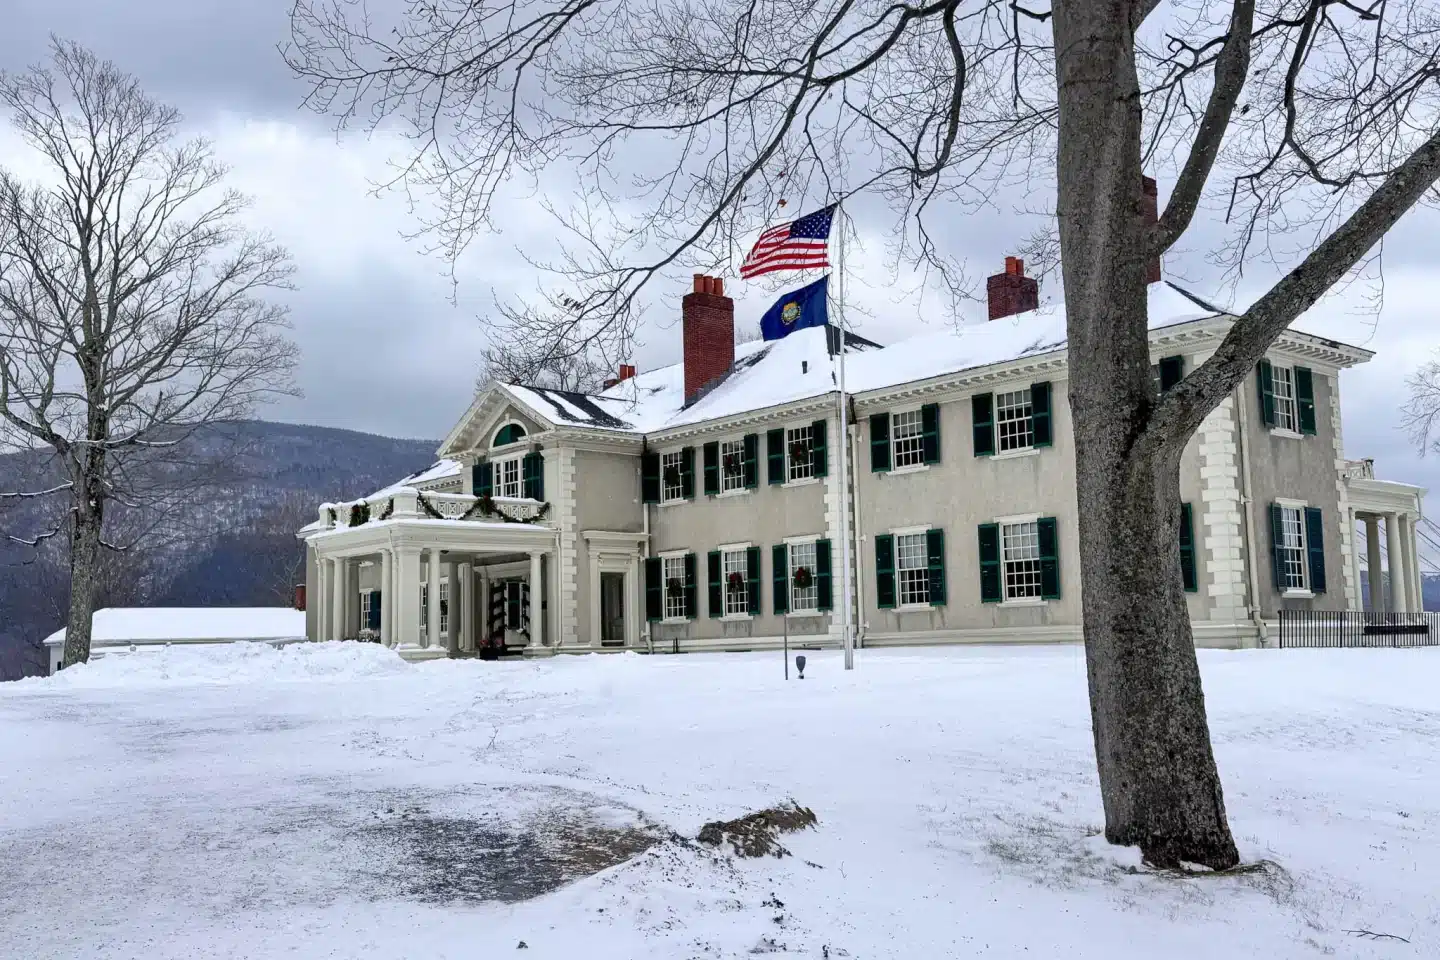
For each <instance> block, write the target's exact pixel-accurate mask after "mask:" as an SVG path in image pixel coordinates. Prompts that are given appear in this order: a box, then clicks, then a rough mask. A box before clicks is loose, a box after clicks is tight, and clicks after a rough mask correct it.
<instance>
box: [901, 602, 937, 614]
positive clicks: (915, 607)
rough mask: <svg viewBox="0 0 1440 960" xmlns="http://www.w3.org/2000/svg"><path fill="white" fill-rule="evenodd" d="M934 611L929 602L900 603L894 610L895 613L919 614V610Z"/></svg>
mask: <svg viewBox="0 0 1440 960" xmlns="http://www.w3.org/2000/svg"><path fill="white" fill-rule="evenodd" d="M934 609H935V607H934V606H933V605H932V604H931V603H930V602H929V601H926V602H925V603H902V604H900V605H899V606H897V607H895V608H894V610H895V612H896V613H919V612H920V611H921V610H925V611H930V610H934Z"/></svg>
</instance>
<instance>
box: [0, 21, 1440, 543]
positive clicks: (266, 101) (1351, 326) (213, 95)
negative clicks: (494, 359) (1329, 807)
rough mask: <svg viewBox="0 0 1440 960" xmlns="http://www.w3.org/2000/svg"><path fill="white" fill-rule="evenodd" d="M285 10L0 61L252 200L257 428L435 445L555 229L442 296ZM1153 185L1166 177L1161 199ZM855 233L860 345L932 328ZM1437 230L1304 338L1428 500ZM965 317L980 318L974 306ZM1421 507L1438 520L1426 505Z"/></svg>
mask: <svg viewBox="0 0 1440 960" xmlns="http://www.w3.org/2000/svg"><path fill="white" fill-rule="evenodd" d="M289 7H290V4H289V0H246V2H236V0H133V2H126V3H116V2H107V0H8V2H7V3H6V13H5V15H4V29H3V30H0V66H3V67H4V68H7V69H18V68H21V67H23V66H25V65H27V64H29V63H32V62H34V61H36V60H39V59H42V58H44V56H45V55H46V47H47V44H48V38H49V35H50V33H52V32H55V33H58V34H60V35H62V36H64V37H66V38H69V39H74V40H77V41H79V42H81V43H83V44H85V45H87V46H89V47H90V48H91V49H93V50H95V51H96V52H97V53H99V54H100V55H102V56H105V57H108V58H110V59H113V60H115V61H116V62H117V63H118V64H120V65H121V66H122V67H123V68H124V69H126V70H128V71H130V72H132V73H134V74H136V75H137V76H138V77H139V78H140V80H141V81H142V83H143V84H144V85H145V87H146V88H147V90H148V91H149V92H150V93H151V94H152V95H154V96H156V97H159V98H161V99H164V100H167V101H169V102H172V103H174V104H176V105H177V106H179V107H180V108H181V110H182V111H183V112H184V114H185V117H186V121H187V123H188V125H189V126H190V127H191V128H192V129H193V130H194V131H195V132H198V133H203V134H204V135H206V136H207V137H209V138H211V139H212V140H213V141H214V143H215V149H216V153H217V154H218V156H219V158H220V159H221V160H222V161H223V162H225V163H226V164H228V165H229V166H230V167H231V169H232V176H231V183H232V184H233V185H234V186H236V187H238V188H239V189H241V190H243V191H245V192H246V193H248V194H250V195H252V196H253V197H254V199H255V205H254V207H253V210H252V211H251V214H250V216H251V217H252V218H253V220H254V222H255V224H256V225H257V226H261V227H263V228H265V229H267V230H269V231H271V232H272V233H273V234H274V235H275V236H276V237H277V238H278V239H279V240H280V241H281V242H283V243H284V244H285V245H286V246H287V247H289V249H290V250H291V252H292V253H293V254H294V257H295V262H296V266H297V269H298V276H297V281H298V284H299V289H298V290H297V291H295V292H294V293H293V294H290V295H289V296H288V300H289V303H290V305H291V307H292V311H293V322H294V327H295V329H294V339H295V342H296V344H297V347H298V349H299V354H300V374H299V375H300V380H301V385H302V387H303V389H304V391H305V397H304V398H303V399H299V400H294V401H286V402H284V403H281V404H276V405H275V406H273V407H271V408H269V409H267V410H264V411H262V415H263V416H265V417H267V418H270V419H279V420H288V421H295V422H303V423H314V424H323V425H327V426H336V427H347V428H352V429H356V430H364V431H368V432H374V433H380V434H387V435H391V436H403V437H429V438H437V437H440V436H443V435H444V434H445V433H446V432H447V431H448V430H449V428H450V427H451V426H452V424H453V422H454V419H455V418H456V417H457V416H458V415H459V414H460V413H461V412H462V411H463V410H464V409H465V407H466V406H467V404H468V402H469V399H470V396H471V394H472V391H473V388H474V382H475V376H476V371H477V359H478V355H479V351H480V349H481V348H482V347H483V345H484V336H483V333H482V331H481V328H480V326H479V324H478V322H477V318H479V317H481V316H483V315H485V314H487V313H489V312H490V311H492V310H493V309H494V304H495V302H496V300H497V298H498V299H500V300H508V299H511V298H513V297H514V296H516V295H520V294H525V293H528V292H532V291H534V290H535V289H536V287H537V285H538V284H539V283H540V282H541V278H540V277H539V276H538V275H537V274H536V272H535V271H534V270H533V269H532V268H531V267H529V266H528V265H527V263H526V261H525V259H524V258H523V257H522V256H521V255H520V254H519V253H518V252H517V251H518V250H525V251H527V252H534V251H537V250H539V251H542V252H543V250H544V248H545V246H546V243H547V240H548V238H549V236H550V234H551V232H552V231H551V228H550V227H549V225H548V224H547V223H546V222H545V220H544V218H543V217H536V216H535V215H534V210H535V198H534V196H533V195H532V194H522V193H517V194H516V195H515V196H513V197H511V198H509V199H508V201H507V204H506V206H505V210H506V211H507V212H508V214H509V216H507V218H506V224H507V228H506V229H505V230H504V231H503V232H502V233H501V234H500V235H498V236H490V237H485V238H483V239H482V240H480V241H479V242H477V244H476V245H475V248H474V249H473V250H472V251H471V253H470V255H469V256H468V257H467V259H466V264H465V269H464V270H462V271H461V274H460V277H459V283H458V286H454V287H452V285H451V282H450V280H449V278H448V276H447V275H446V272H445V268H444V265H443V264H441V263H440V262H438V261H437V260H435V259H432V258H428V257H426V256H424V255H423V254H422V253H420V252H419V250H418V249H417V245H416V244H415V243H414V242H413V241H411V240H407V239H405V237H404V236H403V235H402V234H403V233H404V232H405V231H406V230H407V229H413V228H414V226H415V224H414V221H413V220H412V219H411V217H410V215H409V213H408V211H407V209H406V207H405V204H404V202H403V201H402V200H401V199H400V198H398V197H396V196H393V195H392V196H386V197H380V198H377V197H374V196H372V195H371V192H370V190H369V185H370V183H372V182H373V181H375V180H376V179H379V178H382V177H383V176H384V175H385V172H386V161H387V160H388V159H391V158H393V157H396V156H398V155H399V147H398V145H397V144H395V143H393V142H387V141H386V140H385V139H383V138H366V137H360V136H355V137H347V138H346V139H344V140H343V141H337V137H336V134H335V131H334V129H333V127H332V126H331V125H330V124H329V122H328V121H327V120H326V119H325V118H323V117H317V116H315V115H314V114H312V113H310V112H308V111H305V110H303V109H301V107H300V101H301V98H302V97H303V96H304V93H305V90H304V87H303V86H302V85H301V84H300V83H298V82H297V81H296V80H294V79H293V78H292V77H291V75H290V73H289V71H288V70H287V68H286V67H285V64H284V63H283V62H282V61H281V59H280V56H279V54H278V53H277V51H276V46H277V44H279V43H281V42H282V41H283V40H285V38H286V36H287V33H288V29H289V28H288V12H289ZM14 147H15V139H14V137H13V135H11V134H10V133H9V132H8V131H0V163H5V164H7V165H11V164H12V163H13V161H14V159H15V157H16V156H17V153H16V151H15V149H14ZM22 166H23V165H22ZM1166 191H1167V185H1166V184H1163V183H1162V184H1161V200H1162V203H1163V201H1164V197H1165V194H1166ZM994 206H995V209H994V211H993V212H992V213H990V214H988V215H981V216H970V215H964V220H963V222H957V223H956V224H954V225H953V229H952V230H951V231H949V233H950V236H951V239H952V241H953V242H954V244H955V247H956V249H957V250H958V251H959V253H960V254H961V255H962V256H964V257H965V258H966V261H967V270H968V273H969V275H970V276H971V278H972V279H974V280H976V281H978V283H979V284H982V285H983V278H984V276H985V275H987V274H989V273H993V272H996V271H997V270H998V269H999V268H1000V267H1001V266H1002V262H1003V258H1004V256H1005V254H1006V253H1007V252H1013V247H1014V245H1015V244H1016V243H1018V242H1019V241H1020V239H1022V238H1023V237H1024V236H1026V235H1028V234H1029V233H1030V232H1031V231H1032V230H1033V229H1034V226H1035V225H1034V223H1033V222H1031V221H1024V220H1023V218H1020V217H1017V216H1015V215H1014V214H1013V211H1015V210H1018V209H1019V208H1021V207H1028V208H1029V209H1032V210H1033V209H1036V207H1037V204H1036V202H1035V201H1034V199H1033V198H1030V199H1027V198H1024V197H1020V196H1016V197H1013V198H1010V197H1004V196H1000V197H997V198H996V199H995V204H994ZM957 216H959V215H957ZM858 227H859V229H860V231H861V248H860V249H855V250H854V251H853V256H852V258H851V260H852V265H853V269H852V270H850V271H849V278H850V279H849V291H850V298H851V299H852V300H853V301H854V302H855V303H857V304H858V305H859V307H860V310H859V311H857V312H856V316H857V319H858V323H859V326H860V329H861V330H862V332H863V333H865V335H867V336H869V337H871V338H872V339H875V340H877V341H880V342H882V343H889V342H894V341H895V340H898V339H901V338H903V337H905V336H907V335H909V334H912V333H915V332H918V331H920V330H922V329H925V328H926V327H927V326H928V327H930V328H937V327H939V326H941V325H943V324H945V323H946V322H947V319H946V318H945V317H943V316H940V315H939V313H938V311H935V310H931V309H928V306H929V304H930V303H931V302H932V298H930V297H928V296H927V297H921V296H920V295H918V294H917V292H916V291H915V290H914V285H913V284H907V283H905V282H904V281H903V278H902V280H901V282H900V283H899V284H896V283H893V282H892V279H893V278H892V276H891V275H890V273H889V272H888V270H886V269H885V267H884V262H883V251H882V249H881V243H880V240H879V234H878V233H876V234H875V235H873V238H872V236H871V235H870V234H869V233H868V230H867V222H866V221H865V219H864V216H863V209H862V211H861V215H860V219H859V220H858ZM1437 228H1440V213H1437V212H1435V211H1433V210H1419V211H1415V212H1412V213H1411V214H1409V215H1408V216H1407V218H1406V219H1405V220H1404V221H1402V223H1401V225H1400V226H1399V227H1398V228H1397V229H1396V230H1395V231H1394V232H1393V233H1392V234H1391V236H1390V237H1389V239H1388V240H1387V241H1386V246H1385V274H1384V306H1383V309H1382V310H1381V311H1380V312H1379V313H1378V315H1377V314H1376V313H1375V312H1374V311H1373V310H1372V309H1369V308H1367V307H1365V306H1364V305H1363V298H1364V296H1365V295H1366V294H1367V293H1369V292H1371V291H1370V290H1367V289H1363V288H1352V289H1351V290H1350V291H1348V292H1347V293H1346V294H1344V295H1341V296H1338V297H1334V298H1331V299H1329V300H1327V301H1324V302H1322V303H1321V304H1320V305H1318V306H1317V307H1316V308H1314V310H1312V311H1311V313H1310V315H1308V316H1307V317H1306V318H1305V320H1304V325H1305V326H1306V327H1307V328H1309V329H1317V330H1321V329H1323V331H1324V332H1326V333H1327V334H1328V335H1330V336H1332V337H1334V338H1336V339H1339V340H1344V341H1346V342H1349V343H1355V344H1360V345H1363V346H1365V347H1367V348H1369V349H1371V350H1374V351H1376V353H1377V355H1376V357H1375V359H1374V360H1373V361H1372V362H1370V363H1368V364H1365V365H1363V366H1361V367H1358V368H1356V369H1354V370H1350V371H1347V372H1346V373H1345V374H1344V375H1343V378H1342V381H1341V397H1342V405H1343V410H1344V427H1345V452H1346V455H1347V456H1349V457H1356V458H1358V457H1374V458H1375V459H1376V470H1377V473H1378V475H1379V476H1380V477H1382V478H1385V479H1393V480H1405V481H1408V482H1413V483H1419V484H1423V485H1426V486H1429V487H1432V488H1435V489H1436V491H1437V494H1440V456H1436V455H1432V456H1431V457H1429V458H1424V459H1422V458H1420V457H1419V456H1418V455H1417V454H1416V452H1415V450H1414V448H1413V445H1412V444H1411V443H1410V442H1409V440H1408V439H1407V438H1406V437H1405V435H1404V434H1403V432H1402V431H1401V430H1400V429H1399V428H1398V420H1399V415H1398V408H1399V407H1400V405H1401V404H1402V403H1403V402H1404V400H1405V390H1406V388H1405V377H1406V376H1407V375H1408V374H1409V373H1410V372H1411V371H1412V370H1413V369H1414V368H1415V367H1416V366H1418V365H1419V364H1420V363H1422V362H1424V361H1426V360H1428V359H1430V358H1431V357H1432V356H1433V355H1434V350H1435V349H1436V347H1437V346H1440V329H1437V326H1436V324H1435V323H1434V319H1433V318H1434V316H1435V313H1436V307H1437V305H1440V270H1437V269H1436V268H1437V265H1440V241H1437V240H1436V239H1435V238H1436V236H1437V235H1440V230H1437ZM1192 234H1193V232H1192ZM1182 246H1183V247H1184V249H1181V250H1178V251H1172V253H1171V254H1170V255H1169V256H1168V257H1167V259H1166V263H1165V269H1166V273H1167V275H1168V276H1171V277H1174V278H1177V279H1183V281H1184V282H1185V283H1186V285H1187V286H1189V287H1190V288H1192V289H1194V290H1195V291H1196V292H1198V293H1200V294H1202V295H1204V296H1207V297H1215V298H1217V299H1221V300H1232V299H1233V300H1234V301H1235V302H1242V303H1243V302H1245V301H1246V300H1247V298H1248V297H1250V296H1253V294H1254V293H1255V292H1257V291H1258V290H1260V289H1263V285H1264V284H1265V283H1266V281H1267V280H1268V279H1269V278H1268V277H1267V276H1264V275H1255V276H1251V277H1247V279H1246V281H1245V282H1244V284H1242V286H1241V288H1240V289H1239V290H1238V291H1235V293H1234V296H1233V298H1232V297H1231V296H1229V295H1228V294H1226V293H1223V292H1221V287H1220V284H1219V278H1218V277H1217V276H1215V275H1214V274H1213V270H1212V269H1211V268H1210V267H1208V266H1207V265H1206V263H1205V261H1204V258H1203V256H1202V254H1203V248H1204V243H1203V233H1201V234H1198V235H1192V236H1190V237H1187V239H1186V240H1184V241H1182ZM686 282H687V281H686V279H685V278H684V277H680V276H677V277H673V278H669V287H668V290H669V291H670V292H671V294H672V296H671V297H670V298H669V300H668V303H669V305H668V306H667V305H666V304H664V303H662V304H660V305H658V306H657V307H656V308H654V309H652V311H651V313H650V314H649V315H648V318H647V319H648V322H647V326H646V329H645V331H644V333H643V340H644V343H643V345H642V346H641V347H640V349H639V352H638V355H637V357H636V360H637V361H638V362H639V364H640V366H641V367H642V368H648V367H652V366H655V365H658V364H661V363H668V362H673V361H675V360H677V359H678V358H679V328H678V326H677V325H676V321H677V320H678V316H679V302H678V295H679V292H680V291H681V289H682V288H683V286H684V284H685V283H686ZM750 287H752V288H753V287H754V285H753V284H752V285H750ZM977 289H983V287H977ZM727 292H731V293H733V294H735V295H736V296H737V312H738V318H737V319H738V320H739V321H740V322H742V323H753V322H755V321H757V320H758V318H759V315H760V313H761V312H762V311H763V310H764V308H765V307H766V306H768V304H769V302H770V301H771V300H772V299H773V291H772V289H771V288H769V287H766V288H765V289H746V288H745V285H742V284H740V283H738V282H734V281H732V282H731V284H730V289H729V290H728V291H727ZM1052 292H1053V291H1052ZM973 319H974V320H975V321H979V320H981V319H983V318H982V316H981V315H980V314H979V311H978V309H977V311H976V314H975V316H974V317H973ZM1431 502H1432V503H1435V504H1436V507H1437V508H1440V499H1434V500H1432V501H1431ZM1432 515H1434V514H1432ZM1436 559H1437V560H1440V555H1437V557H1436Z"/></svg>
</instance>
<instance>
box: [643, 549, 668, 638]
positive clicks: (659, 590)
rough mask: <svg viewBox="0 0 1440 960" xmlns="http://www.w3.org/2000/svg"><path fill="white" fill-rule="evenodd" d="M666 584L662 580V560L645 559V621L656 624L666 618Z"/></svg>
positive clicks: (654, 558)
mask: <svg viewBox="0 0 1440 960" xmlns="http://www.w3.org/2000/svg"><path fill="white" fill-rule="evenodd" d="M664 590H665V584H664V582H663V581H662V580H661V572H660V558H659V557H646V558H645V619H646V620H649V621H650V622H651V623H654V622H655V621H656V620H663V619H664V617H665V593H664Z"/></svg>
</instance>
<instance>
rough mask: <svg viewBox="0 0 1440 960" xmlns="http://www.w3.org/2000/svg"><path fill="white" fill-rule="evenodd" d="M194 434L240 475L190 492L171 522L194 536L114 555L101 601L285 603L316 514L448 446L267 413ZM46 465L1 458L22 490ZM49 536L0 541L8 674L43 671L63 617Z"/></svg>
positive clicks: (14, 513) (14, 516)
mask: <svg viewBox="0 0 1440 960" xmlns="http://www.w3.org/2000/svg"><path fill="white" fill-rule="evenodd" d="M191 442H192V443H194V444H195V445H196V448H197V452H198V453H199V454H201V455H204V456H209V457H214V456H216V455H224V456H226V457H227V459H229V461H230V466H231V467H233V470H234V475H235V476H234V478H233V479H231V480H227V481H223V482H220V483H219V484H217V485H207V486H202V487H199V488H197V491H196V493H195V496H194V497H193V499H191V498H186V499H185V502H184V503H183V504H182V505H181V507H180V508H179V510H178V511H177V513H176V514H175V515H174V516H173V517H172V518H171V519H170V520H169V521H168V524H167V525H168V526H169V527H171V528H174V529H182V528H183V529H184V530H186V531H187V533H186V535H185V537H184V539H182V540H179V541H177V542H173V543H167V544H164V545H161V546H157V547H154V548H152V549H150V550H147V551H145V552H142V553H138V554H136V555H134V556H132V557H127V558H126V559H125V560H124V561H123V562H121V563H118V564H116V565H115V568H114V572H113V575H112V576H111V577H109V578H107V580H106V582H105V585H104V586H103V588H102V592H103V593H104V596H103V597H102V603H101V604H100V605H101V606H106V605H126V606H145V605H157V606H158V605H173V606H269V605H277V604H281V603H285V602H287V599H288V597H289V595H290V591H291V589H292V587H293V584H294V583H295V582H296V581H297V580H299V579H302V578H303V576H304V572H303V558H304V550H303V548H302V546H301V544H300V543H299V541H297V540H296V539H295V531H296V530H298V529H299V528H300V527H301V526H303V525H305V524H306V523H309V522H310V521H311V520H314V519H315V517H316V508H317V507H318V505H319V504H320V503H321V502H323V501H325V500H345V499H354V498H356V497H359V496H363V495H365V494H367V493H370V492H371V491H373V490H377V489H379V488H380V487H382V486H385V485H386V484H390V483H393V482H395V481H396V480H399V479H400V478H402V477H405V476H408V475H410V474H412V473H415V472H417V471H419V470H422V469H424V468H425V467H426V466H428V465H429V464H431V463H432V462H433V461H434V459H435V449H436V447H437V446H439V444H437V443H436V442H435V441H433V440H399V439H394V438H391V437H380V436H375V435H374V434H368V433H359V432H356V431H353V430H336V429H333V428H329V427H311V426H303V425H297V424H288V423H271V422H268V421H263V420H257V421H250V422H247V423H242V424H234V425H228V426H226V427H224V428H217V429H215V430H212V431H207V432H202V433H201V434H198V435H197V436H196V437H194V438H192V441H191ZM232 451H233V452H234V455H233V457H231V456H230V454H231V452H232ZM36 470H37V467H36V463H35V462H34V461H33V460H31V459H27V458H26V457H24V456H23V455H17V454H8V455H4V456H0V490H12V489H20V488H22V485H23V484H22V480H21V478H25V479H26V480H28V481H29V482H30V483H33V482H34V478H35V475H36ZM24 488H25V489H30V488H31V487H30V486H24ZM41 509H42V508H41V507H40V506H39V505H36V506H34V507H30V508H29V510H30V512H29V513H28V514H27V513H26V512H25V508H24V507H21V508H16V509H10V510H9V511H8V512H7V513H5V514H4V515H3V516H0V539H3V535H4V534H5V533H8V532H11V531H12V530H16V529H19V530H21V531H23V532H27V533H28V532H30V531H33V530H34V529H35V528H36V527H37V526H38V521H37V518H38V517H39V516H40V514H39V513H38V511H40V510H41ZM51 544H52V545H53V546H52V549H48V550H46V551H44V552H40V553H38V554H37V552H36V551H34V550H30V549H28V548H22V547H18V546H15V545H13V544H11V545H8V546H5V545H3V544H0V680H7V679H14V678H16V677H18V676H22V675H25V674H31V673H37V672H43V671H44V665H45V660H44V653H43V651H42V650H40V649H38V647H37V644H38V643H39V641H40V640H41V639H43V638H44V637H45V636H46V635H48V634H49V633H51V632H53V631H54V630H56V629H58V628H59V627H61V626H63V621H64V611H65V609H66V605H67V604H68V589H67V586H66V584H67V578H66V575H65V574H66V571H65V569H64V568H65V565H66V563H67V561H66V560H65V558H64V556H63V551H61V550H59V549H58V544H57V543H56V542H55V541H52V542H51Z"/></svg>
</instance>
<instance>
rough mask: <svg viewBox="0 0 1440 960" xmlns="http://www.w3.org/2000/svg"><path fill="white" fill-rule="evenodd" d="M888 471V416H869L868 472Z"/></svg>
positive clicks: (883, 414)
mask: <svg viewBox="0 0 1440 960" xmlns="http://www.w3.org/2000/svg"><path fill="white" fill-rule="evenodd" d="M889 469H890V414H888V413H872V414H871V415H870V470H871V472H872V473H884V472H885V471H887V470H889Z"/></svg>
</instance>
